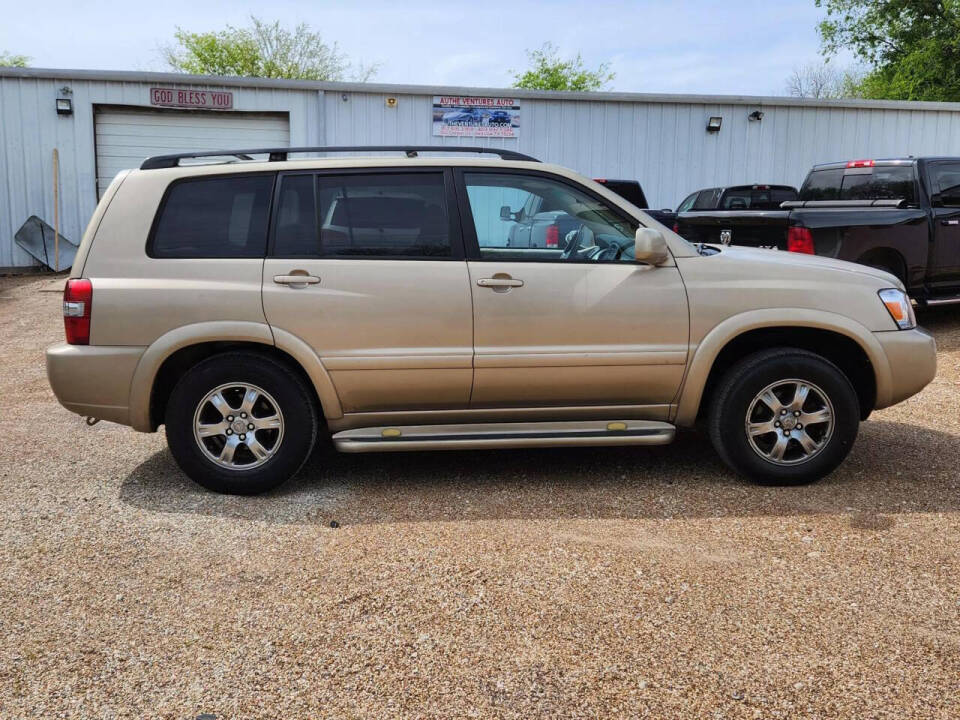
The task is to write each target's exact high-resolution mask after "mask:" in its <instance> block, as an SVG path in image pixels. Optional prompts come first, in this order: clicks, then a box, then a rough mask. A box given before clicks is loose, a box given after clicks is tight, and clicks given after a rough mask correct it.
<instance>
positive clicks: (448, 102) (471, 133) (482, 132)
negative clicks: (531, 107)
mask: <svg viewBox="0 0 960 720" xmlns="http://www.w3.org/2000/svg"><path fill="white" fill-rule="evenodd" d="M433 134H434V135H438V136H441V137H451V136H452V137H504V138H515V137H517V136H518V135H519V134H520V103H518V102H517V100H516V99H514V98H489V97H459V96H452V97H451V96H447V95H436V96H434V98H433Z"/></svg>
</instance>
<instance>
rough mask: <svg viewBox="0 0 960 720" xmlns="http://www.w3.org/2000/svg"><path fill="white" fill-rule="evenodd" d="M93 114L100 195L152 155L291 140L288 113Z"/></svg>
mask: <svg viewBox="0 0 960 720" xmlns="http://www.w3.org/2000/svg"><path fill="white" fill-rule="evenodd" d="M95 118H96V122H95V125H96V139H97V196H98V197H99V196H101V195H103V193H104V191H105V190H106V189H107V186H108V185H109V184H110V181H111V180H113V178H114V176H115V175H116V174H117V173H118V172H120V171H121V170H126V169H127V168H136V167H140V163H142V162H143V161H144V159H145V158H148V157H150V156H151V155H164V154H167V153H176V152H190V151H191V150H234V149H237V150H241V149H244V148H262V147H285V146H287V145H289V144H290V118H289V116H288V115H287V113H247V112H214V111H206V112H204V111H197V110H141V109H137V108H116V107H102V108H97V111H96V116H95Z"/></svg>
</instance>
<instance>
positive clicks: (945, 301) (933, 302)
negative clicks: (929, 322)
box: [924, 295, 960, 307]
mask: <svg viewBox="0 0 960 720" xmlns="http://www.w3.org/2000/svg"><path fill="white" fill-rule="evenodd" d="M957 304H960V295H952V296H950V297H942V298H932V299H928V300H927V301H925V302H924V305H927V306H928V307H936V306H937V305H957Z"/></svg>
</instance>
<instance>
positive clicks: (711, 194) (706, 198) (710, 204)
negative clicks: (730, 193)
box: [693, 188, 723, 210]
mask: <svg viewBox="0 0 960 720" xmlns="http://www.w3.org/2000/svg"><path fill="white" fill-rule="evenodd" d="M722 191H723V189H722V188H709V189H707V190H701V191H700V194H699V195H697V199H696V200H695V201H694V203H693V209H694V210H713V209H715V208H716V207H717V202H718V201H719V200H720V193H721V192H722Z"/></svg>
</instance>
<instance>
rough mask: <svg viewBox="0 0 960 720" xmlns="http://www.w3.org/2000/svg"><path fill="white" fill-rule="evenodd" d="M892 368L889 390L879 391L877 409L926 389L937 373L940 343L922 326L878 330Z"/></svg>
mask: <svg viewBox="0 0 960 720" xmlns="http://www.w3.org/2000/svg"><path fill="white" fill-rule="evenodd" d="M873 336H874V337H875V338H876V339H877V342H879V343H880V346H881V347H882V348H883V352H884V354H885V355H886V356H887V363H888V364H889V368H890V376H889V377H890V381H889V383H888V387H887V388H885V390H886V392H878V396H877V406H876V408H877V410H879V409H880V408H885V407H888V406H890V405H895V404H896V403H898V402H901V401H903V400H906V399H907V398H908V397H910V396H911V395H916V394H917V393H918V392H920V391H921V390H923V388H925V387H926V386H927V385H929V384H930V381H931V380H933V378H934V377H935V376H936V374H937V342H936V340H934V339H933V335H931V334H930V333H928V332H927V331H926V330H923V329H922V328H915V329H913V330H891V331H889V332H875V333H874V334H873Z"/></svg>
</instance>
